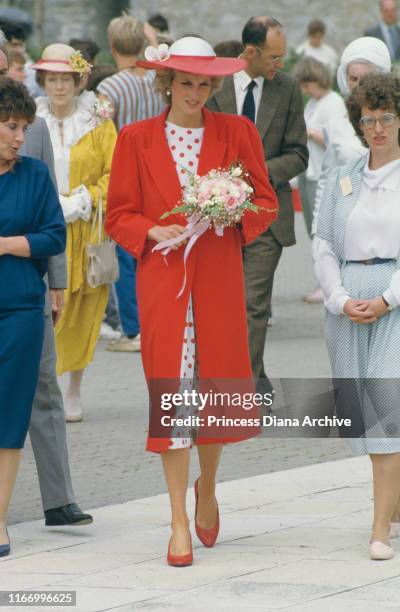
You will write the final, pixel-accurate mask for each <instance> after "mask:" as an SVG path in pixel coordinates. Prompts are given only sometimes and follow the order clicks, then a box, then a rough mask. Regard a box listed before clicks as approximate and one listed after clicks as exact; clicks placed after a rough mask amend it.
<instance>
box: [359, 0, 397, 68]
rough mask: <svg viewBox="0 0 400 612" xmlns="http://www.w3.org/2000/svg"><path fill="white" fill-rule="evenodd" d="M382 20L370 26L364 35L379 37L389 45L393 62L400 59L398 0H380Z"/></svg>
mask: <svg viewBox="0 0 400 612" xmlns="http://www.w3.org/2000/svg"><path fill="white" fill-rule="evenodd" d="M379 4H380V9H381V17H382V20H381V21H380V23H378V25H377V26H375V27H373V28H370V29H369V30H367V31H366V32H365V34H364V36H373V37H374V38H379V39H380V40H383V42H384V43H385V44H386V45H387V48H388V49H389V53H390V57H391V60H392V61H393V62H395V61H396V60H399V59H400V28H399V26H398V25H397V2H396V0H380V3H379Z"/></svg>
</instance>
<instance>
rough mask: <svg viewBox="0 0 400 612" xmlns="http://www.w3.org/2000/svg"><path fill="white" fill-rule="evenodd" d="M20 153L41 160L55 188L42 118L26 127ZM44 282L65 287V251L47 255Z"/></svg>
mask: <svg viewBox="0 0 400 612" xmlns="http://www.w3.org/2000/svg"><path fill="white" fill-rule="evenodd" d="M20 153H21V155H27V156H29V157H35V158H36V159H40V160H41V161H43V162H44V163H45V164H46V165H47V167H48V169H49V172H50V176H51V179H52V181H53V183H54V186H55V187H56V189H57V181H56V175H55V171H54V156H53V147H52V145H51V140H50V134H49V130H48V129H47V125H46V122H45V120H44V119H42V118H41V117H36V119H35V121H34V122H33V123H32V124H31V125H30V126H29V127H28V129H27V131H26V134H25V142H24V144H23V145H22V147H21V149H20ZM44 280H45V282H46V284H48V286H50V287H51V289H65V288H66V286H67V263H66V256H65V253H60V255H55V256H54V257H49V267H48V273H47V276H46V277H45V279H44ZM50 313H51V307H50V301H49V296H48V292H47V295H46V314H50Z"/></svg>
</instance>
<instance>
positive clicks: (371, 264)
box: [347, 257, 396, 266]
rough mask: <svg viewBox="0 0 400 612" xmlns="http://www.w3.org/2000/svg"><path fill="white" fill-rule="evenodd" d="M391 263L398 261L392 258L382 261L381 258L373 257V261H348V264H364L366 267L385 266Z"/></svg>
mask: <svg viewBox="0 0 400 612" xmlns="http://www.w3.org/2000/svg"><path fill="white" fill-rule="evenodd" d="M389 261H396V260H395V259H393V258H392V257H389V258H386V259H381V258H380V257H373V258H372V259H361V260H354V259H349V260H347V263H356V264H364V266H373V265H374V264H384V263H388V262H389Z"/></svg>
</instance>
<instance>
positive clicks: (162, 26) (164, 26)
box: [147, 13, 169, 33]
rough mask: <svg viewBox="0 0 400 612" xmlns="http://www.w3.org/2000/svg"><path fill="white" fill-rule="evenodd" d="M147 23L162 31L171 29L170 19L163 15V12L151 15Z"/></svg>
mask: <svg viewBox="0 0 400 612" xmlns="http://www.w3.org/2000/svg"><path fill="white" fill-rule="evenodd" d="M147 23H149V24H150V25H151V26H152V27H153V28H155V29H156V30H158V31H159V32H161V33H162V32H168V30H169V24H168V20H167V19H166V17H164V15H161V13H156V14H155V15H151V17H149V18H148V20H147Z"/></svg>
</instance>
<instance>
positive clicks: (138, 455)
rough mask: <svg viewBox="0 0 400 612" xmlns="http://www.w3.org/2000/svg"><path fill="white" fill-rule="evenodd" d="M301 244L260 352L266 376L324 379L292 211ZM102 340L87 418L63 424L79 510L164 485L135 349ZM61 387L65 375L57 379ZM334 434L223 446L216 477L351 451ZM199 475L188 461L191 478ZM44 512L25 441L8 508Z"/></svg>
mask: <svg viewBox="0 0 400 612" xmlns="http://www.w3.org/2000/svg"><path fill="white" fill-rule="evenodd" d="M296 225H297V236H298V244H297V245H296V246H294V247H291V248H289V249H285V250H284V255H283V257H282V261H281V262H280V265H279V268H278V272H277V276H276V284H275V291H274V304H273V309H274V312H273V315H274V318H275V320H276V326H275V327H273V328H270V330H269V332H268V341H267V346H266V351H265V358H266V366H267V368H266V369H267V372H268V373H269V375H270V376H271V377H285V376H286V377H291V378H297V377H298V378H312V377H324V376H326V377H329V374H330V369H329V363H328V357H327V353H326V348H325V343H324V340H323V308H322V307H321V306H319V305H316V306H314V305H307V304H305V303H303V302H302V301H301V297H302V296H303V295H304V294H306V293H307V292H309V291H310V290H312V289H313V286H314V280H313V275H312V266H311V257H310V248H309V241H308V238H307V236H306V234H305V230H304V223H303V219H302V217H301V215H297V219H296ZM105 346H106V343H105V342H103V341H101V342H99V345H98V348H97V351H96V356H95V360H94V362H93V364H91V366H90V367H89V368H88V371H87V373H86V375H85V380H84V404H85V420H84V421H83V422H82V423H77V424H70V425H68V441H69V449H70V462H71V469H72V474H73V482H74V488H75V492H76V495H77V498H78V501H79V503H80V505H81V506H82V507H83V508H95V507H99V506H105V505H109V504H119V503H122V502H125V501H128V500H132V499H138V498H143V497H148V496H153V495H157V494H159V493H164V492H165V491H166V487H165V483H164V479H163V477H162V472H161V469H160V459H159V457H158V456H156V455H154V454H151V453H145V452H144V451H143V448H144V443H145V434H144V432H145V429H146V424H147V395H146V388H145V383H144V378H143V374H142V368H141V361H140V355H138V354H115V353H109V352H107V351H106V350H105ZM61 383H62V386H65V381H64V380H62V381H61ZM350 454H351V453H350V451H349V449H348V447H347V445H346V443H345V442H343V441H342V440H338V439H303V440H300V439H290V440H289V439H266V438H261V439H257V440H251V441H248V442H245V443H242V444H239V445H237V444H235V445H232V446H228V447H227V448H226V450H225V451H224V455H223V459H222V463H221V468H220V472H219V479H220V481H226V480H233V479H237V478H245V477H249V476H253V475H257V474H264V473H268V472H275V471H280V470H286V469H289V468H295V467H300V466H304V465H308V464H313V463H319V462H324V461H329V460H335V459H341V458H344V457H348V456H350ZM196 473H197V465H196V462H195V461H193V468H192V478H193V477H194V475H195V474H196ZM41 515H42V511H41V503H40V497H39V488H38V482H37V476H36V469H35V464H34V460H33V455H32V451H31V448H30V444H29V443H28V444H27V446H26V449H25V452H24V458H23V464H22V468H21V470H20V474H19V477H18V482H17V485H16V491H15V494H14V497H13V501H12V505H11V508H10V516H9V521H10V523H15V522H21V521H27V520H32V519H35V518H40V517H41Z"/></svg>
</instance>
